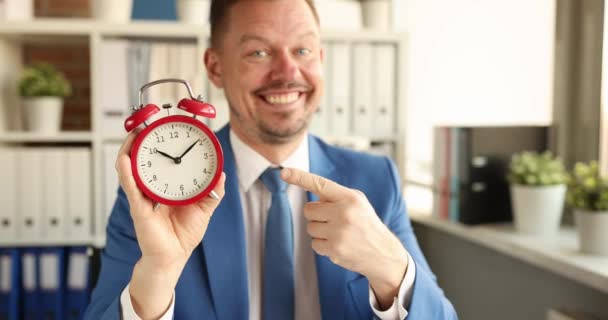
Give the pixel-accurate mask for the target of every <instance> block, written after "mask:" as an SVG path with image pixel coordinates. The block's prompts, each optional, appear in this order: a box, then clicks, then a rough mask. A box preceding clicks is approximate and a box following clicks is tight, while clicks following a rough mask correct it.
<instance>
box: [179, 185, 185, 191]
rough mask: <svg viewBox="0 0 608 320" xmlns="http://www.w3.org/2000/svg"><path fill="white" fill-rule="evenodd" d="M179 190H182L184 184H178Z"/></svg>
mask: <svg viewBox="0 0 608 320" xmlns="http://www.w3.org/2000/svg"><path fill="white" fill-rule="evenodd" d="M179 190H181V191H182V192H183V191H184V185H183V184H180V185H179Z"/></svg>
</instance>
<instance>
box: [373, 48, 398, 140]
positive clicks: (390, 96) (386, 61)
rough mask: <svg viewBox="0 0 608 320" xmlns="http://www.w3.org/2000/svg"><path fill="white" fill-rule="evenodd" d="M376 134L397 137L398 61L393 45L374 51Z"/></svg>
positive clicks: (382, 136)
mask: <svg viewBox="0 0 608 320" xmlns="http://www.w3.org/2000/svg"><path fill="white" fill-rule="evenodd" d="M374 51H375V55H374V59H375V61H376V63H375V68H374V72H375V74H374V84H375V87H374V100H373V101H374V110H373V115H374V120H373V123H374V126H373V129H374V132H373V136H374V137H376V138H384V137H392V136H394V135H395V121H397V119H396V117H395V109H396V106H395V104H396V95H395V84H396V81H397V80H396V74H397V70H396V69H397V61H396V55H395V47H394V46H392V45H377V46H376V47H375V49H374Z"/></svg>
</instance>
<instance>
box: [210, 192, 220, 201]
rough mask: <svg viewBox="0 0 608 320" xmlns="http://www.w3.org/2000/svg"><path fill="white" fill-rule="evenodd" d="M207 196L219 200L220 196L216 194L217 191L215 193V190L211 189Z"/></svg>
mask: <svg viewBox="0 0 608 320" xmlns="http://www.w3.org/2000/svg"><path fill="white" fill-rule="evenodd" d="M209 196H211V198H213V199H215V200H219V199H220V196H218V195H217V193H215V191H213V190H211V193H210V194H209Z"/></svg>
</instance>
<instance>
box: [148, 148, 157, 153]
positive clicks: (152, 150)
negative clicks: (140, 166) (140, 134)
mask: <svg viewBox="0 0 608 320" xmlns="http://www.w3.org/2000/svg"><path fill="white" fill-rule="evenodd" d="M148 150H149V151H150V154H155V153H157V152H158V150H157V149H156V148H154V149H148Z"/></svg>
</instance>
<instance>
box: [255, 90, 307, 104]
mask: <svg viewBox="0 0 608 320" xmlns="http://www.w3.org/2000/svg"><path fill="white" fill-rule="evenodd" d="M299 95H300V94H299V93H298V92H292V93H288V94H273V95H267V96H265V97H264V98H265V99H266V101H267V102H268V103H270V104H287V103H292V102H294V101H296V100H298V96H299Z"/></svg>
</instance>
